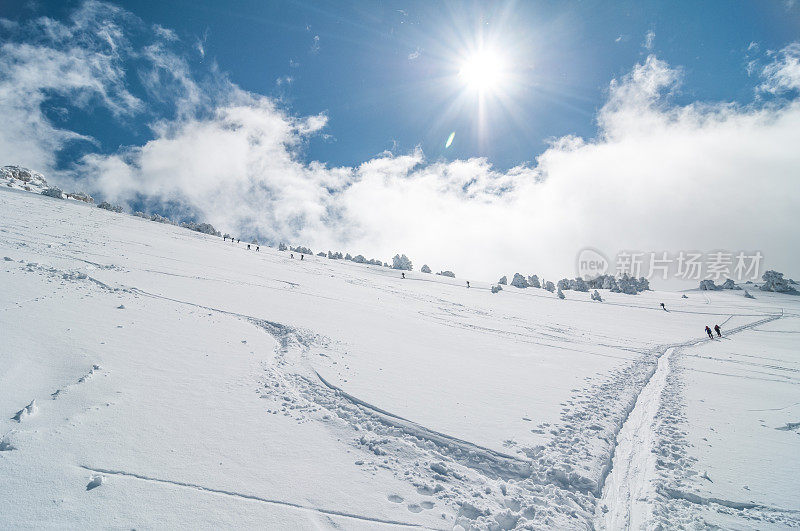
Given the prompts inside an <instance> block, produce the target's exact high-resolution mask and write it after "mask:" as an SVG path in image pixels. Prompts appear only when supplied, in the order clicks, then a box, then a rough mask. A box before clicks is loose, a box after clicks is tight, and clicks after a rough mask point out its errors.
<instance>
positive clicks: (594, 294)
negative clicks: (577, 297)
mask: <svg viewBox="0 0 800 531" xmlns="http://www.w3.org/2000/svg"><path fill="white" fill-rule="evenodd" d="M592 300H593V301H598V302H603V297H601V296H600V292H599V291H597V290H594V291H593V292H592Z"/></svg>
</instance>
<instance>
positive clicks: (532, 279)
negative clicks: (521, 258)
mask: <svg viewBox="0 0 800 531" xmlns="http://www.w3.org/2000/svg"><path fill="white" fill-rule="evenodd" d="M528 285H529V286H530V287H532V288H541V287H542V284H541V283H540V282H539V277H538V276H537V275H531V276H529V277H528Z"/></svg>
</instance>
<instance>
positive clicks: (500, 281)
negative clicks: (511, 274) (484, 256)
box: [497, 275, 508, 286]
mask: <svg viewBox="0 0 800 531" xmlns="http://www.w3.org/2000/svg"><path fill="white" fill-rule="evenodd" d="M497 283H498V284H502V285H504V286H505V285H506V284H508V279H507V278H506V276H505V275H503V276H502V277H500V280H498V281H497Z"/></svg>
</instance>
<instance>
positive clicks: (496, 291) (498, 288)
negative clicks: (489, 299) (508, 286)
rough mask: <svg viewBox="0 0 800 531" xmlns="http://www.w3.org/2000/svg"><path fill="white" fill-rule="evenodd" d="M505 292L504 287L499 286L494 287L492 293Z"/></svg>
mask: <svg viewBox="0 0 800 531" xmlns="http://www.w3.org/2000/svg"><path fill="white" fill-rule="evenodd" d="M501 291H503V286H501V285H500V284H497V285H496V286H492V293H499V292H501Z"/></svg>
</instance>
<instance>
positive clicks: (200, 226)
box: [181, 221, 222, 236]
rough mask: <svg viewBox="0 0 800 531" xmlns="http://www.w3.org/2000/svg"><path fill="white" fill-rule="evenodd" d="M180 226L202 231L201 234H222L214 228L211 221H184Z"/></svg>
mask: <svg viewBox="0 0 800 531" xmlns="http://www.w3.org/2000/svg"><path fill="white" fill-rule="evenodd" d="M181 227H183V228H185V229H189V230H193V231H195V232H202V233H203V234H210V235H212V236H222V233H221V232H220V231H218V230H217V229H215V228H214V226H213V225H212V224H211V223H195V222H194V221H186V222H184V223H181Z"/></svg>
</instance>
